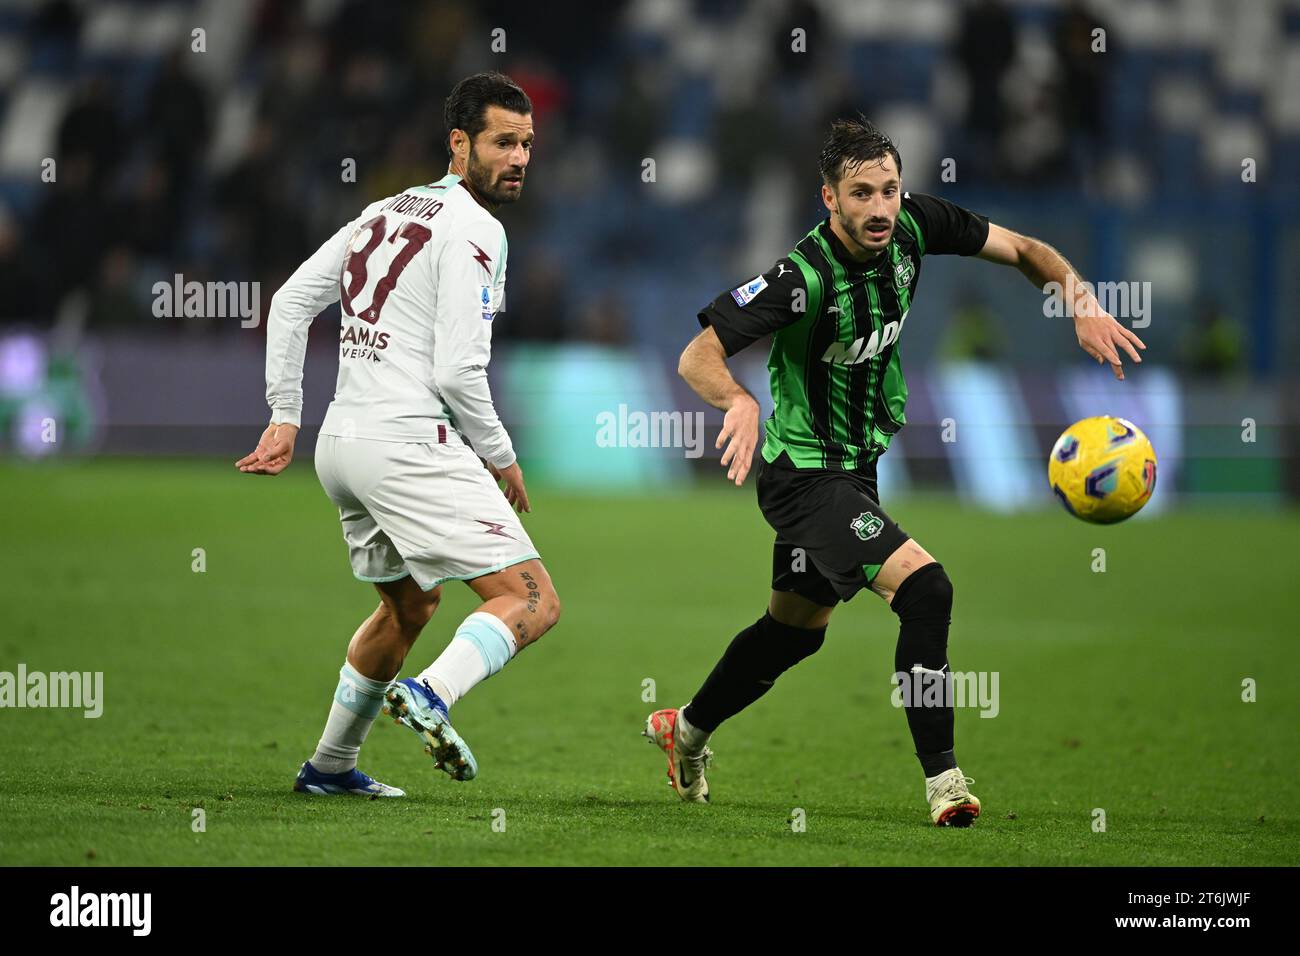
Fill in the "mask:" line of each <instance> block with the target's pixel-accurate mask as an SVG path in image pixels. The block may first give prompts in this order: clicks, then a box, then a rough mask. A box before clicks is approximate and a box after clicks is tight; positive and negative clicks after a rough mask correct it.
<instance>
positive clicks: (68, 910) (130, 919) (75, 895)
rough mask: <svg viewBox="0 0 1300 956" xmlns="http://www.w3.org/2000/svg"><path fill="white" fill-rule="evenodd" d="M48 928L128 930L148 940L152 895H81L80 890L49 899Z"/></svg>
mask: <svg viewBox="0 0 1300 956" xmlns="http://www.w3.org/2000/svg"><path fill="white" fill-rule="evenodd" d="M50 925H51V926H62V927H76V926H129V927H131V933H132V935H133V936H148V935H149V930H150V929H151V928H152V925H153V894H152V893H82V892H81V888H80V887H79V886H73V887H72V889H71V891H70V892H67V893H55V894H54V895H53V896H51V897H50Z"/></svg>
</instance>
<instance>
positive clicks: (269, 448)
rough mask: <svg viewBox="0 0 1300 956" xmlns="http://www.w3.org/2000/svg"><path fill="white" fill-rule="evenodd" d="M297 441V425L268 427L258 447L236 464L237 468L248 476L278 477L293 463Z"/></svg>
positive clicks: (259, 440)
mask: <svg viewBox="0 0 1300 956" xmlns="http://www.w3.org/2000/svg"><path fill="white" fill-rule="evenodd" d="M297 439H298V426H297V425H267V426H266V431H264V432H262V437H261V438H260V439H258V442H257V447H256V448H254V449H253V450H252V451H251V452H249V453H248V454H247V455H245V456H244V457H243V458H241V459H239V461H237V462H235V467H236V468H238V469H239V470H240V471H242V472H244V473H245V474H248V475H278V474H279V473H280V472H282V471H284V470H285V469H286V468H288V467H289V462H291V461H293V443H294V442H295V441H297Z"/></svg>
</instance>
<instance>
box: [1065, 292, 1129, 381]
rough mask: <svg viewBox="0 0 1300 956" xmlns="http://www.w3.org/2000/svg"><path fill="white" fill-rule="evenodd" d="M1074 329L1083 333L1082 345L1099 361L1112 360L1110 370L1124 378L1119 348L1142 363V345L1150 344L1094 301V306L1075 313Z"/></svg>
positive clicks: (1080, 336) (1081, 346) (1081, 337)
mask: <svg viewBox="0 0 1300 956" xmlns="http://www.w3.org/2000/svg"><path fill="white" fill-rule="evenodd" d="M1074 331H1075V334H1076V335H1078V337H1079V347H1080V348H1081V349H1083V350H1084V351H1085V352H1087V353H1088V354H1089V355H1091V356H1092V357H1093V358H1095V359H1096V360H1097V361H1098V362H1099V363H1101V362H1109V363H1110V370H1111V371H1112V372H1114V373H1115V377H1116V378H1118V379H1123V378H1124V369H1123V367H1122V366H1121V365H1120V359H1119V350H1120V349H1121V348H1122V349H1123V350H1124V351H1125V352H1127V353H1128V354H1129V357H1130V358H1132V359H1133V361H1134V362H1138V363H1141V361H1142V356H1140V355H1138V353H1137V349H1135V348H1133V346H1134V345H1136V346H1137V347H1138V348H1141V349H1144V348H1146V344H1145V343H1143V341H1142V340H1141V339H1140V338H1138V337H1137V336H1136V335H1134V334H1133V333H1132V332H1131V331H1130V330H1128V329H1126V328H1124V326H1122V325H1120V324H1119V323H1118V322H1116V321H1115V319H1114V317H1112V316H1111V315H1110V314H1109V313H1108V312H1106V311H1105V310H1104V309H1102V308H1101V307H1100V306H1096V305H1094V306H1093V308H1091V309H1087V310H1085V311H1084V312H1083V313H1078V312H1076V313H1075V316H1074Z"/></svg>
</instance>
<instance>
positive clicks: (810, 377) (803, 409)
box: [699, 193, 989, 470]
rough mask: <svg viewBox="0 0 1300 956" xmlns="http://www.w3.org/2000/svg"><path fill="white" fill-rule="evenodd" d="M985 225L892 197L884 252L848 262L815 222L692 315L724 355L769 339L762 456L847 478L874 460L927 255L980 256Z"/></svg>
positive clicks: (915, 197) (898, 381) (950, 208)
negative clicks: (894, 214)
mask: <svg viewBox="0 0 1300 956" xmlns="http://www.w3.org/2000/svg"><path fill="white" fill-rule="evenodd" d="M988 231H989V224H988V219H986V218H985V217H983V216H980V215H977V214H976V213H973V212H970V211H969V210H966V209H963V208H961V207H960V206H956V205H953V204H952V203H950V202H948V201H947V200H944V199H939V198H937V197H935V196H925V195H921V194H919V193H912V194H908V193H905V194H904V195H903V199H902V204H901V209H900V211H899V214H898V220H897V222H896V223H895V226H894V233H893V236H892V238H891V239H890V242H889V246H888V247H887V248H886V249H885V250H884V251H882V252H881V253H880V255H878V256H877V257H876V258H875V259H873V260H871V261H869V262H865V263H862V262H854V261H853V260H852V259H851V258H849V255H848V252H847V250H845V248H844V245H843V244H842V243H841V242H840V241H839V239H837V238H836V236H835V233H834V232H832V231H831V228H830V220H829V219H824V220H822V222H821V223H819V224H818V225H817V226H816V227H815V228H814V229H813V230H812V231H811V232H809V233H808V235H806V236H804V237H803V239H801V240H800V241H799V243H798V244H797V245H796V246H795V247H794V250H793V251H791V253H790V255H788V256H786V257H785V258H783V259H780V260H778V261H777V263H776V265H774V266H773V267H772V268H771V269H769V270H768V271H767V272H765V273H763V274H762V275H760V276H756V277H755V278H754V279H752V280H750V281H749V282H747V283H745V284H744V285H742V286H740V287H739V288H737V289H733V290H731V291H730V292H725V293H723V294H722V295H720V296H718V297H717V298H716V299H714V300H713V302H711V303H710V304H709V305H707V306H705V307H704V309H702V310H701V311H700V314H699V320H700V325H702V326H704V327H706V328H707V327H709V326H712V327H713V329H714V330H715V331H716V332H717V335H718V339H719V340H720V341H721V342H722V346H723V348H724V349H725V350H726V353H727V355H728V356H731V355H734V354H736V353H737V352H739V351H740V350H741V349H743V348H745V347H746V346H748V345H750V344H751V343H753V342H755V341H757V340H758V339H760V338H762V337H763V336H765V335H768V334H769V333H771V335H772V351H771V353H770V355H769V356H768V360H767V365H768V369H769V371H770V372H771V380H772V402H773V405H774V410H773V412H772V416H771V417H770V418H769V419H768V420H767V429H766V430H767V437H766V439H765V440H764V442H763V457H764V458H765V459H766V460H767V461H769V462H774V461H776V459H777V458H779V457H780V456H781V453H782V452H784V453H786V454H787V455H788V456H789V459H790V461H791V462H792V463H793V464H794V465H795V467H797V468H835V469H843V470H851V469H856V468H861V467H863V466H865V465H868V464H870V463H871V462H873V461H875V459H876V458H877V457H879V456H880V454H881V453H882V452H884V450H885V449H886V448H888V447H889V441H890V439H891V438H892V437H893V435H894V433H895V432H897V431H898V430H899V429H900V428H902V427H903V424H904V423H905V422H906V419H905V418H904V416H903V406H904V405H905V404H906V402H907V383H906V382H905V381H904V379H903V371H902V367H901V364H900V360H899V352H898V340H899V336H900V335H901V333H902V330H903V324H904V323H905V322H906V320H907V312H908V309H909V308H910V307H911V304H912V297H913V296H914V295H915V294H916V287H917V283H918V282H919V280H920V278H921V258H922V257H923V256H926V255H963V256H970V255H974V254H975V253H977V252H979V251H980V250H981V249H983V248H984V243H985V241H986V240H987V239H988Z"/></svg>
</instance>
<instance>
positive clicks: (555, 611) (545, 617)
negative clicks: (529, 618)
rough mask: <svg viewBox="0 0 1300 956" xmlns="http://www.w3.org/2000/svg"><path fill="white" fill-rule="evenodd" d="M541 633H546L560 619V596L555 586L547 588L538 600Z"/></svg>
mask: <svg viewBox="0 0 1300 956" xmlns="http://www.w3.org/2000/svg"><path fill="white" fill-rule="evenodd" d="M537 616H538V624H539V625H540V631H539V633H545V632H546V631H549V630H550V629H551V628H553V627H555V625H556V624H558V623H559V621H560V596H559V595H558V594H556V593H555V589H554V588H546V589H545V590H544V591H543V592H542V596H541V598H540V599H539V600H538V602H537Z"/></svg>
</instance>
